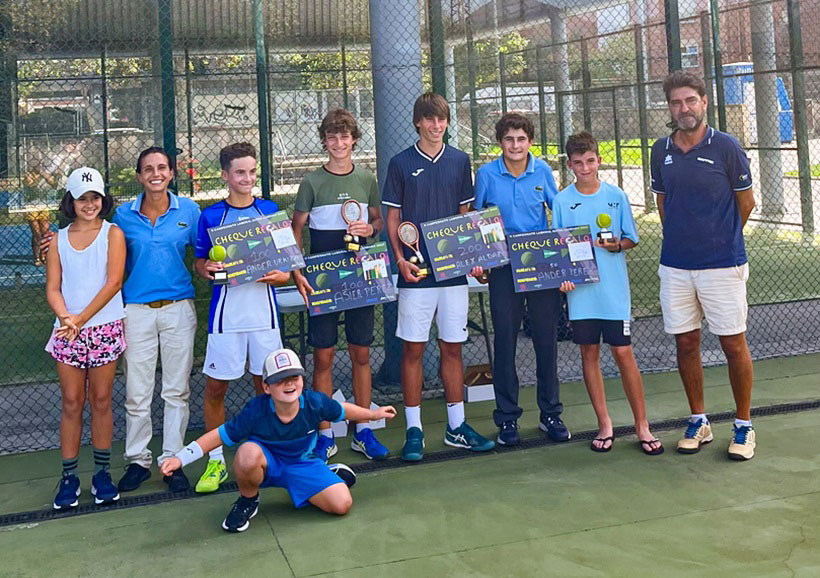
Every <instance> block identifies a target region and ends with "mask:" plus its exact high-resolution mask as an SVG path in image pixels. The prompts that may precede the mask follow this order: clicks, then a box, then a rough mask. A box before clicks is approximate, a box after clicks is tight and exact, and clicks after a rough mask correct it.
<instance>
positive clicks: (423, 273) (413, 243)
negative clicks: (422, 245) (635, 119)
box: [399, 221, 430, 277]
mask: <svg viewBox="0 0 820 578" xmlns="http://www.w3.org/2000/svg"><path fill="white" fill-rule="evenodd" d="M399 241H401V242H402V243H403V244H404V245H405V246H406V247H409V248H410V250H411V251H413V253H414V255H413V256H412V257H410V259H408V260H409V261H410V262H411V263H412V264H413V265H415V266H416V267H418V268H419V270H418V272H417V273H415V275H416V277H427V275H428V274H429V273H430V271H429V269H427V267H426V266H425V264H424V256H423V255H422V254H421V251H420V250H419V230H418V228H417V227H416V226H415V225H414V224H413V223H411V222H410V221H404V222H403V223H401V224H400V225H399Z"/></svg>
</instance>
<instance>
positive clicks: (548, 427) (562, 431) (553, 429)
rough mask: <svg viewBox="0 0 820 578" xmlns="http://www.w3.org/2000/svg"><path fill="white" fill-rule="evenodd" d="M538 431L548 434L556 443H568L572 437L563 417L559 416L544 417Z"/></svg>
mask: <svg viewBox="0 0 820 578" xmlns="http://www.w3.org/2000/svg"><path fill="white" fill-rule="evenodd" d="M538 429H540V430H541V431H543V432H547V436H549V438H550V439H551V440H552V441H554V442H566V441H569V438H571V437H572V434H571V433H569V430H568V429H567V426H565V425H564V422H563V421H562V420H561V417H560V416H557V415H542V416H541V420H540V421H539V422H538Z"/></svg>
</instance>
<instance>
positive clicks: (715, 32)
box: [709, 0, 726, 132]
mask: <svg viewBox="0 0 820 578" xmlns="http://www.w3.org/2000/svg"><path fill="white" fill-rule="evenodd" d="M709 13H710V15H711V17H712V46H713V47H714V52H713V56H712V59H713V60H714V63H715V82H716V83H717V107H716V108H717V114H718V129H720V130H721V131H723V132H726V87H725V86H724V85H723V51H722V50H721V48H720V11H719V8H718V0H709ZM710 96H711V95H710Z"/></svg>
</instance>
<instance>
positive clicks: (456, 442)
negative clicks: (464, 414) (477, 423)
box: [444, 421, 495, 452]
mask: <svg viewBox="0 0 820 578" xmlns="http://www.w3.org/2000/svg"><path fill="white" fill-rule="evenodd" d="M444 443H445V444H447V445H448V446H453V447H454V448H464V449H465V450H470V451H471V452H488V451H490V450H491V449H493V448H494V447H495V442H494V441H493V440H488V439H487V438H485V437H484V436H483V435H481V434H480V433H478V432H477V431H475V430H474V429H473V428H471V427H470V425H469V424H468V423H467V422H466V421H464V422H461V425H460V426H458V427H457V428H456V429H450V426H449V425H448V426H447V430H446V431H445V432H444Z"/></svg>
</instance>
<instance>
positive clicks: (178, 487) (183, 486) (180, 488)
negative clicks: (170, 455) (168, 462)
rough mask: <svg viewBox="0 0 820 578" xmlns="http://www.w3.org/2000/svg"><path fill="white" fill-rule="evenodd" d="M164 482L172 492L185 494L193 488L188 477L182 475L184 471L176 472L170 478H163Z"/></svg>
mask: <svg viewBox="0 0 820 578" xmlns="http://www.w3.org/2000/svg"><path fill="white" fill-rule="evenodd" d="M162 481H163V482H165V484H166V485H167V486H168V491H170V492H174V493H176V492H184V491H186V490H189V489H190V488H191V483H190V482H189V481H188V477H187V476H186V475H185V474H183V473H182V469H179V470H174V471H173V472H172V473H171V475H170V476H162Z"/></svg>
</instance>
